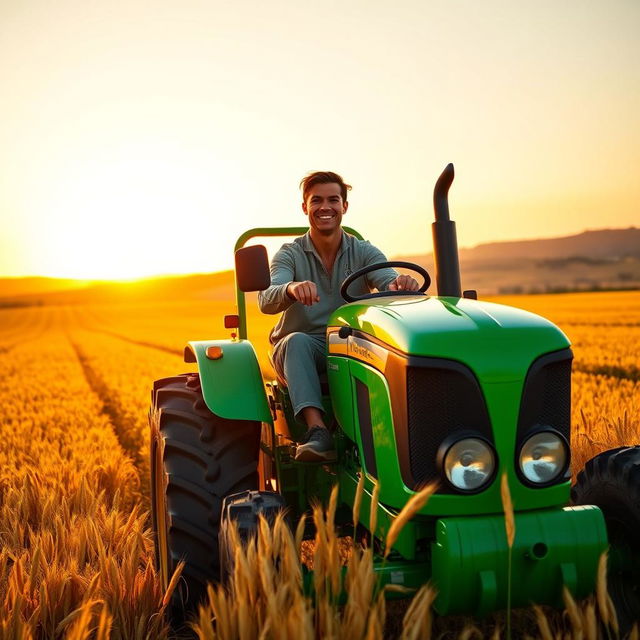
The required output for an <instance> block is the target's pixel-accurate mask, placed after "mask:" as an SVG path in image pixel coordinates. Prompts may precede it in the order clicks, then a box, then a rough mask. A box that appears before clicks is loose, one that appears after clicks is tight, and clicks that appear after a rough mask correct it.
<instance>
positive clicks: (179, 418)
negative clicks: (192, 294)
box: [149, 164, 640, 627]
mask: <svg viewBox="0 0 640 640" xmlns="http://www.w3.org/2000/svg"><path fill="white" fill-rule="evenodd" d="M453 177H454V171H453V165H451V164H450V165H448V166H447V167H446V169H445V170H444V172H443V173H442V175H441V176H440V178H439V179H438V181H437V183H436V186H435V190H434V207H435V217H436V220H435V222H434V223H433V240H434V255H435V263H436V271H437V274H436V276H437V278H436V279H437V290H438V295H437V296H432V295H427V294H426V293H425V291H426V289H427V288H428V286H429V276H428V275H427V274H426V272H425V271H424V269H422V268H421V267H419V266H417V265H409V266H412V267H413V268H414V269H415V270H417V271H418V272H419V273H421V274H422V275H423V277H424V279H425V282H424V284H423V286H422V289H421V291H420V292H406V291H384V292H377V293H372V294H369V295H366V296H361V297H359V298H357V299H355V298H354V297H353V296H352V295H351V294H350V293H349V291H348V288H349V285H350V284H351V283H352V282H353V281H354V280H355V279H356V278H358V277H360V276H362V275H363V274H364V273H365V272H367V271H369V270H370V269H372V267H369V268H367V269H366V270H361V271H358V272H355V273H353V274H352V275H351V276H349V278H347V280H346V281H345V282H344V284H343V287H342V295H343V297H344V299H345V304H344V306H342V307H340V308H339V309H337V310H336V311H335V312H334V313H333V315H332V316H331V318H330V321H329V324H328V326H327V376H326V380H325V381H324V392H325V393H326V397H325V400H326V403H325V410H326V412H327V416H328V419H329V420H332V421H333V424H334V425H335V432H334V434H333V435H334V440H335V443H336V449H337V452H338V458H337V461H336V462H334V463H331V464H326V463H311V462H296V461H295V460H294V455H295V447H296V441H298V440H299V439H300V438H301V436H302V434H303V432H304V429H305V427H304V426H303V425H302V424H299V423H297V422H296V420H295V418H294V416H293V412H292V407H291V403H290V401H289V396H288V393H287V388H286V383H285V381H283V380H273V381H269V382H267V383H266V384H265V382H264V380H263V374H262V373H261V370H260V366H259V364H258V360H257V357H256V354H255V351H254V348H253V346H252V344H251V342H249V341H248V340H247V319H246V308H245V292H248V291H258V290H262V289H265V288H267V287H268V286H269V283H270V279H269V265H268V260H267V256H266V250H265V248H264V247H262V246H260V245H257V246H249V247H244V245H245V243H246V242H247V241H248V240H249V239H250V238H253V237H265V236H287V235H296V236H297V235H302V234H303V233H304V232H305V231H306V229H305V228H273V229H271V228H269V229H266V228H261V229H252V230H250V231H247V232H246V233H245V234H243V235H242V236H241V237H240V238H239V240H238V242H237V243H236V286H237V309H238V314H237V315H236V316H227V317H225V327H227V328H230V329H232V330H236V329H237V333H238V335H237V336H236V335H235V334H232V336H231V337H230V338H229V339H222V340H203V341H193V342H190V343H189V344H188V345H187V346H186V347H185V352H184V355H185V361H186V362H188V363H197V368H198V371H197V372H195V373H186V374H183V375H179V376H175V377H171V378H164V379H162V380H158V381H156V382H155V384H154V387H153V392H152V406H151V409H150V413H149V418H150V426H151V489H152V506H153V526H154V533H155V540H156V555H157V563H158V567H159V571H160V574H161V577H162V580H163V582H164V584H165V586H166V585H167V584H168V582H169V580H170V578H171V575H172V573H173V570H174V568H175V566H176V565H177V563H178V562H180V561H181V560H184V561H185V562H186V565H185V568H184V570H183V573H182V580H181V582H180V584H179V586H178V588H177V590H176V591H175V593H174V602H173V605H174V606H173V615H176V616H180V615H183V614H184V612H188V611H193V610H194V609H195V607H196V605H197V603H198V601H199V600H200V599H201V598H202V596H203V594H204V593H205V589H206V584H207V583H209V582H216V581H219V580H220V579H221V575H224V573H225V571H226V570H227V567H226V566H225V564H226V562H227V560H226V559H225V558H226V554H224V553H222V554H221V553H220V551H221V550H220V548H219V532H220V530H221V527H222V526H224V521H225V520H227V519H234V520H236V521H237V522H238V523H239V526H240V527H241V528H242V529H243V531H244V533H245V534H246V533H247V531H250V530H251V529H252V527H254V528H255V526H256V522H257V514H259V513H262V514H265V515H269V514H272V513H273V512H274V511H276V510H278V509H282V508H286V509H287V512H288V514H289V519H290V522H291V523H292V525H293V526H294V527H295V526H296V522H297V520H298V519H299V518H300V517H302V516H303V515H304V514H305V513H306V512H308V510H309V508H310V504H311V503H312V501H314V500H315V501H317V500H320V501H326V500H327V499H328V496H329V494H330V491H331V489H332V487H333V486H334V485H335V484H336V483H337V484H338V487H339V504H340V505H343V506H344V507H348V508H343V509H338V511H337V520H338V522H336V526H338V527H341V526H344V530H345V532H353V527H354V525H355V526H358V527H359V528H360V529H367V528H368V523H369V522H370V517H369V516H370V510H371V508H376V509H377V511H378V513H377V519H376V522H377V525H376V529H375V531H370V532H369V535H370V536H371V539H373V540H383V539H384V538H385V535H386V533H387V531H388V530H389V527H390V526H391V524H392V523H393V522H394V519H395V518H396V517H397V515H398V513H399V512H400V511H401V509H402V508H403V506H404V505H405V504H406V502H407V500H408V499H409V498H410V497H411V496H412V495H414V494H415V493H416V492H417V491H419V490H420V488H421V487H423V486H425V485H426V484H428V483H431V482H437V483H438V489H437V491H436V493H435V494H434V495H432V496H431V498H430V499H429V501H428V503H427V504H426V506H424V507H423V508H422V510H421V511H420V512H419V513H418V514H417V515H416V516H415V517H414V518H413V519H412V520H411V521H410V522H408V523H407V524H406V525H405V526H404V528H403V529H402V531H401V533H400V535H399V536H398V538H397V540H396V542H395V544H394V546H393V552H392V554H391V555H390V556H389V557H388V558H387V560H386V561H385V562H383V561H382V558H380V562H379V563H377V564H376V571H377V572H378V575H379V579H380V582H381V584H385V583H394V584H400V585H403V586H405V587H419V586H421V585H423V584H424V583H426V582H427V581H432V583H433V584H434V585H435V586H436V588H437V592H438V595H437V600H436V602H435V609H436V611H437V612H438V613H439V614H442V615H448V614H458V613H464V614H471V615H477V616H483V615H485V614H487V613H488V612H491V611H495V610H499V609H503V608H505V607H506V606H507V602H508V571H509V569H508V566H509V562H510V563H511V575H512V576H513V579H512V580H511V587H510V589H511V594H510V602H511V605H512V606H514V607H519V606H528V605H530V604H531V603H532V602H533V603H544V604H549V605H552V606H562V602H563V601H562V589H563V586H564V585H566V586H567V587H568V589H569V590H570V591H571V593H572V594H573V596H574V597H576V598H581V597H584V596H586V595H588V594H589V593H591V592H593V591H594V588H595V581H596V574H597V568H598V562H599V558H600V556H601V554H602V553H603V552H604V551H605V550H607V548H608V547H609V545H610V546H611V550H610V554H609V591H610V594H611V596H612V597H613V599H614V602H615V603H616V606H617V609H618V615H619V617H620V619H621V624H622V625H623V626H625V625H626V626H627V627H628V626H629V624H630V623H631V622H632V621H634V620H636V619H638V618H640V597H639V594H638V583H640V570H639V566H638V558H639V557H640V553H638V551H639V548H638V533H637V532H638V531H640V447H630V448H623V449H618V450H613V451H608V452H605V453H603V454H600V455H599V456H597V457H596V458H594V459H593V460H592V461H590V462H589V463H588V464H587V466H586V468H585V469H584V471H582V472H581V473H580V474H579V476H578V478H577V483H576V484H575V486H574V487H573V489H572V488H571V483H570V471H569V467H570V454H571V449H570V432H571V428H570V414H571V411H570V409H571V364H572V357H573V356H572V352H571V349H570V343H569V340H568V339H567V337H566V336H565V335H564V333H563V332H562V331H561V330H560V329H558V327H556V326H554V325H553V324H552V323H551V322H549V321H547V320H545V319H544V318H541V317H540V316H537V315H534V314H532V313H528V312H525V311H522V310H520V309H516V308H512V307H507V306H503V305H499V304H492V303H488V302H482V301H479V300H477V296H476V294H475V292H474V291H465V292H464V293H463V292H462V291H461V286H460V271H459V265H458V253H457V242H456V233H455V223H454V222H453V221H451V220H450V218H449V207H448V192H449V187H450V186H451V184H452V182H453ZM347 231H348V232H350V233H352V234H354V235H356V236H357V237H360V236H359V234H357V233H356V232H355V231H353V230H352V229H347ZM391 265H396V266H407V265H406V264H399V263H383V264H380V265H376V268H380V267H386V266H391ZM327 424H329V422H327ZM505 473H506V475H507V478H508V485H509V488H510V493H511V497H512V501H513V504H514V510H515V530H516V534H515V541H514V543H513V547H512V549H511V554H510V553H509V548H508V544H507V537H506V533H505V519H504V513H503V504H502V499H501V491H500V485H501V477H502V476H503V474H505ZM363 474H364V477H365V485H364V494H363V497H362V507H361V509H360V522H359V523H352V522H351V521H350V520H351V513H352V511H351V506H352V505H353V502H354V499H355V495H356V488H357V485H358V481H359V479H360V477H361V476H362V475H363ZM375 485H379V501H378V502H377V504H375V505H373V501H372V495H373V491H374V487H375ZM570 497H571V498H572V502H573V505H572V506H569V503H570ZM342 514H345V515H344V516H343V515H342ZM509 556H511V560H510V561H509Z"/></svg>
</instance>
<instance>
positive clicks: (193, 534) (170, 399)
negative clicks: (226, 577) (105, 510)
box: [149, 373, 261, 627]
mask: <svg viewBox="0 0 640 640" xmlns="http://www.w3.org/2000/svg"><path fill="white" fill-rule="evenodd" d="M151 399H152V403H151V409H150V411H149V424H150V428H151V505H152V514H153V531H154V537H155V548H156V561H157V567H158V571H159V573H160V577H161V580H162V584H163V586H164V588H165V589H166V587H167V585H168V584H169V581H170V580H171V576H172V575H173V572H174V570H175V568H176V566H177V565H178V563H179V562H180V561H181V560H184V562H185V566H184V569H183V571H182V576H181V579H180V581H179V583H178V585H177V587H176V590H175V591H174V594H173V597H172V600H171V611H170V613H169V615H170V617H171V620H172V624H173V626H174V627H175V626H179V625H181V624H182V623H183V622H184V621H185V620H186V618H187V615H188V614H189V613H192V612H195V610H196V607H197V604H198V603H199V602H200V601H201V600H202V599H203V597H204V596H205V594H206V586H207V583H209V582H218V581H219V580H220V561H219V549H218V533H219V528H220V516H221V511H222V503H223V500H224V498H225V497H226V496H228V495H231V494H233V493H237V492H239V491H243V490H245V489H257V488H258V475H257V465H258V452H259V448H260V431H261V423H260V422H255V421H249V420H228V419H225V418H221V417H219V416H217V415H215V414H213V413H211V411H209V409H208V408H207V406H206V404H205V402H204V399H203V396H202V388H201V386H200V377H199V375H198V374H197V373H190V374H183V375H180V376H175V377H172V378H164V379H162V380H157V381H156V382H155V383H154V386H153V392H152V396H151Z"/></svg>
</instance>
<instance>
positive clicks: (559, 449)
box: [519, 431, 567, 484]
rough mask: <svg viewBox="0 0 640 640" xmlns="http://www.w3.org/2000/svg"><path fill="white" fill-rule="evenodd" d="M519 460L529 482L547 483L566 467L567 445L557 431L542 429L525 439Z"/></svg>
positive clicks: (521, 469)
mask: <svg viewBox="0 0 640 640" xmlns="http://www.w3.org/2000/svg"><path fill="white" fill-rule="evenodd" d="M519 462H520V471H521V472H522V475H523V476H524V477H525V478H526V479H527V480H528V481H529V482H534V483H535V484H547V483H549V482H552V481H553V480H555V479H556V478H557V477H558V476H559V475H560V474H561V473H562V472H563V471H564V470H565V469H566V467H567V446H566V444H565V441H564V440H563V438H562V437H561V436H560V435H558V434H557V433H554V432H553V431H540V432H538V433H536V434H534V435H532V436H531V437H530V438H529V439H528V440H525V443H524V444H523V445H522V449H520V461H519Z"/></svg>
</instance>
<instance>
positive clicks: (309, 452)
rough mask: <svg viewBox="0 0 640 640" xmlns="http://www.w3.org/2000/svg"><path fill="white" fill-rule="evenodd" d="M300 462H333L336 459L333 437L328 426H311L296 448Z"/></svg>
mask: <svg viewBox="0 0 640 640" xmlns="http://www.w3.org/2000/svg"><path fill="white" fill-rule="evenodd" d="M295 459H296V460H297V461H299V462H331V461H333V460H335V459H336V450H335V448H334V446H333V438H332V437H331V434H330V433H329V430H328V429H327V428H326V427H320V426H317V425H316V426H315V427H311V428H310V429H309V430H308V431H307V433H305V434H304V438H303V439H302V442H301V443H300V444H299V445H298V448H297V449H296V458H295Z"/></svg>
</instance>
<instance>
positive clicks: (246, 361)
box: [184, 340, 272, 422]
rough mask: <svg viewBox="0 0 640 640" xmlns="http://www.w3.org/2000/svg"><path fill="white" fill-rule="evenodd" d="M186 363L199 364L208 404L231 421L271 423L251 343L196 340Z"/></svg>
mask: <svg viewBox="0 0 640 640" xmlns="http://www.w3.org/2000/svg"><path fill="white" fill-rule="evenodd" d="M184 361H185V362H197V363H198V370H199V372H200V384H201V386H202V395H203V397H204V401H205V404H206V405H207V407H208V408H209V411H211V413H214V414H215V415H218V416H220V417H221V418H227V419H229V420H257V421H259V422H271V421H272V417H271V411H270V410H269V403H268V402H267V394H266V392H265V388H264V383H263V382H262V374H261V373H260V366H259V365H258V358H257V357H256V352H255V350H254V348H253V345H252V344H251V343H250V342H249V341H248V340H197V341H195V340H193V341H191V342H189V343H188V344H187V346H186V347H185V348H184Z"/></svg>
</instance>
